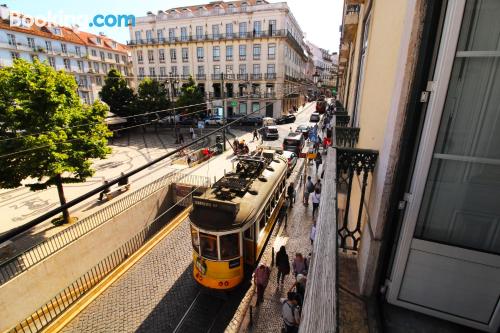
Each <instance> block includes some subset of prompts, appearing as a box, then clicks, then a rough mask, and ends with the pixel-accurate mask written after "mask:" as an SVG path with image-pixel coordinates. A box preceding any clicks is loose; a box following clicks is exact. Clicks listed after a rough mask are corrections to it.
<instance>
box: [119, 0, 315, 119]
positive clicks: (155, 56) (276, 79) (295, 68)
mask: <svg viewBox="0 0 500 333" xmlns="http://www.w3.org/2000/svg"><path fill="white" fill-rule="evenodd" d="M130 36H131V40H130V41H129V42H128V45H129V47H130V48H131V50H132V59H133V64H134V69H135V71H136V73H137V75H138V77H139V79H140V78H143V77H152V78H157V79H159V80H162V81H164V82H165V83H166V84H167V87H168V88H169V89H170V90H173V91H175V90H176V87H175V84H176V83H177V84H182V82H183V81H184V80H187V79H188V78H189V76H192V77H193V78H194V79H195V81H196V82H197V84H198V86H199V88H200V89H201V90H202V91H203V92H204V93H206V96H207V98H208V99H209V100H210V101H212V104H213V105H214V106H215V107H217V106H220V105H221V100H220V99H221V97H222V88H223V91H224V92H225V94H226V95H227V97H228V98H231V99H234V100H232V103H227V105H228V106H227V114H228V115H232V114H247V113H249V112H251V111H252V110H253V111H256V110H259V113H260V114H261V115H267V116H273V117H278V116H280V115H281V114H283V113H287V112H288V111H289V110H290V109H291V108H292V107H293V106H298V105H300V104H302V103H303V98H304V92H305V91H306V87H305V85H306V80H305V79H306V75H305V66H304V65H305V63H306V61H307V55H306V54H305V52H304V47H303V46H304V45H303V42H302V41H303V33H302V30H301V29H300V27H299V25H298V23H297V21H296V20H295V18H294V17H293V15H292V13H291V11H290V8H289V7H288V6H287V4H286V3H284V2H281V3H274V4H269V3H267V2H266V1H262V0H249V1H233V2H223V1H216V2H211V3H209V4H204V5H196V6H187V7H180V8H173V9H168V10H166V11H162V10H159V11H158V12H157V14H153V13H151V12H148V14H147V16H145V17H137V18H136V25H135V26H134V27H132V26H131V27H130ZM270 102H273V103H270ZM218 112H221V110H220V109H219V111H218Z"/></svg>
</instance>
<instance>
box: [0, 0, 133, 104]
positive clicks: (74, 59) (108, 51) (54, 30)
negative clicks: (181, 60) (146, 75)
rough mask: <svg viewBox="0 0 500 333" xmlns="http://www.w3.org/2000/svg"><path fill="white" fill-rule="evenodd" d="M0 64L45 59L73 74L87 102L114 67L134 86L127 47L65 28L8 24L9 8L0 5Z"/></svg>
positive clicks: (8, 64)
mask: <svg viewBox="0 0 500 333" xmlns="http://www.w3.org/2000/svg"><path fill="white" fill-rule="evenodd" d="M0 10H1V15H2V16H1V20H0V66H2V67H5V66H12V64H13V61H14V59H16V58H20V59H24V60H26V61H33V59H35V58H38V59H39V60H41V61H46V62H47V63H48V64H49V65H51V66H52V67H54V68H55V69H56V70H64V71H67V72H68V73H71V74H72V75H74V76H75V79H76V82H77V84H78V94H79V96H80V97H81V99H82V100H83V101H84V102H85V103H88V104H91V103H93V102H94V101H95V100H96V99H98V98H99V91H100V90H101V87H102V85H103V84H104V79H105V76H106V74H107V73H108V71H109V70H110V69H112V68H116V69H118V70H119V71H120V72H121V73H122V74H123V75H124V76H126V77H127V80H128V81H129V84H130V85H131V86H134V75H133V70H132V62H131V61H130V59H129V54H128V50H127V47H126V46H125V45H122V44H120V43H117V42H116V41H114V40H112V39H110V38H108V37H106V36H104V35H94V34H90V33H87V32H83V31H79V30H78V29H73V28H68V27H42V28H40V27H37V26H36V25H33V26H31V27H22V26H21V27H15V26H10V22H9V10H8V8H7V7H5V6H1V7H0Z"/></svg>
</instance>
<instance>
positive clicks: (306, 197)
mask: <svg viewBox="0 0 500 333" xmlns="http://www.w3.org/2000/svg"><path fill="white" fill-rule="evenodd" d="M313 191H314V184H313V182H312V180H311V176H307V182H306V186H305V187H304V205H306V206H309V195H310V194H311V193H312V192H313Z"/></svg>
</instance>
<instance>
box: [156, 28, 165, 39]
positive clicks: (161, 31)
mask: <svg viewBox="0 0 500 333" xmlns="http://www.w3.org/2000/svg"><path fill="white" fill-rule="evenodd" d="M156 36H157V37H158V42H163V37H164V36H163V29H159V30H157V31H156Z"/></svg>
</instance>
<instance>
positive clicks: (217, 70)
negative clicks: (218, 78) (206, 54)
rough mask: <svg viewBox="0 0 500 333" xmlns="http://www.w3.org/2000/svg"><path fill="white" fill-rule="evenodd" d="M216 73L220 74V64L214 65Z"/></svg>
mask: <svg viewBox="0 0 500 333" xmlns="http://www.w3.org/2000/svg"><path fill="white" fill-rule="evenodd" d="M214 74H220V65H214Z"/></svg>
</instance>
